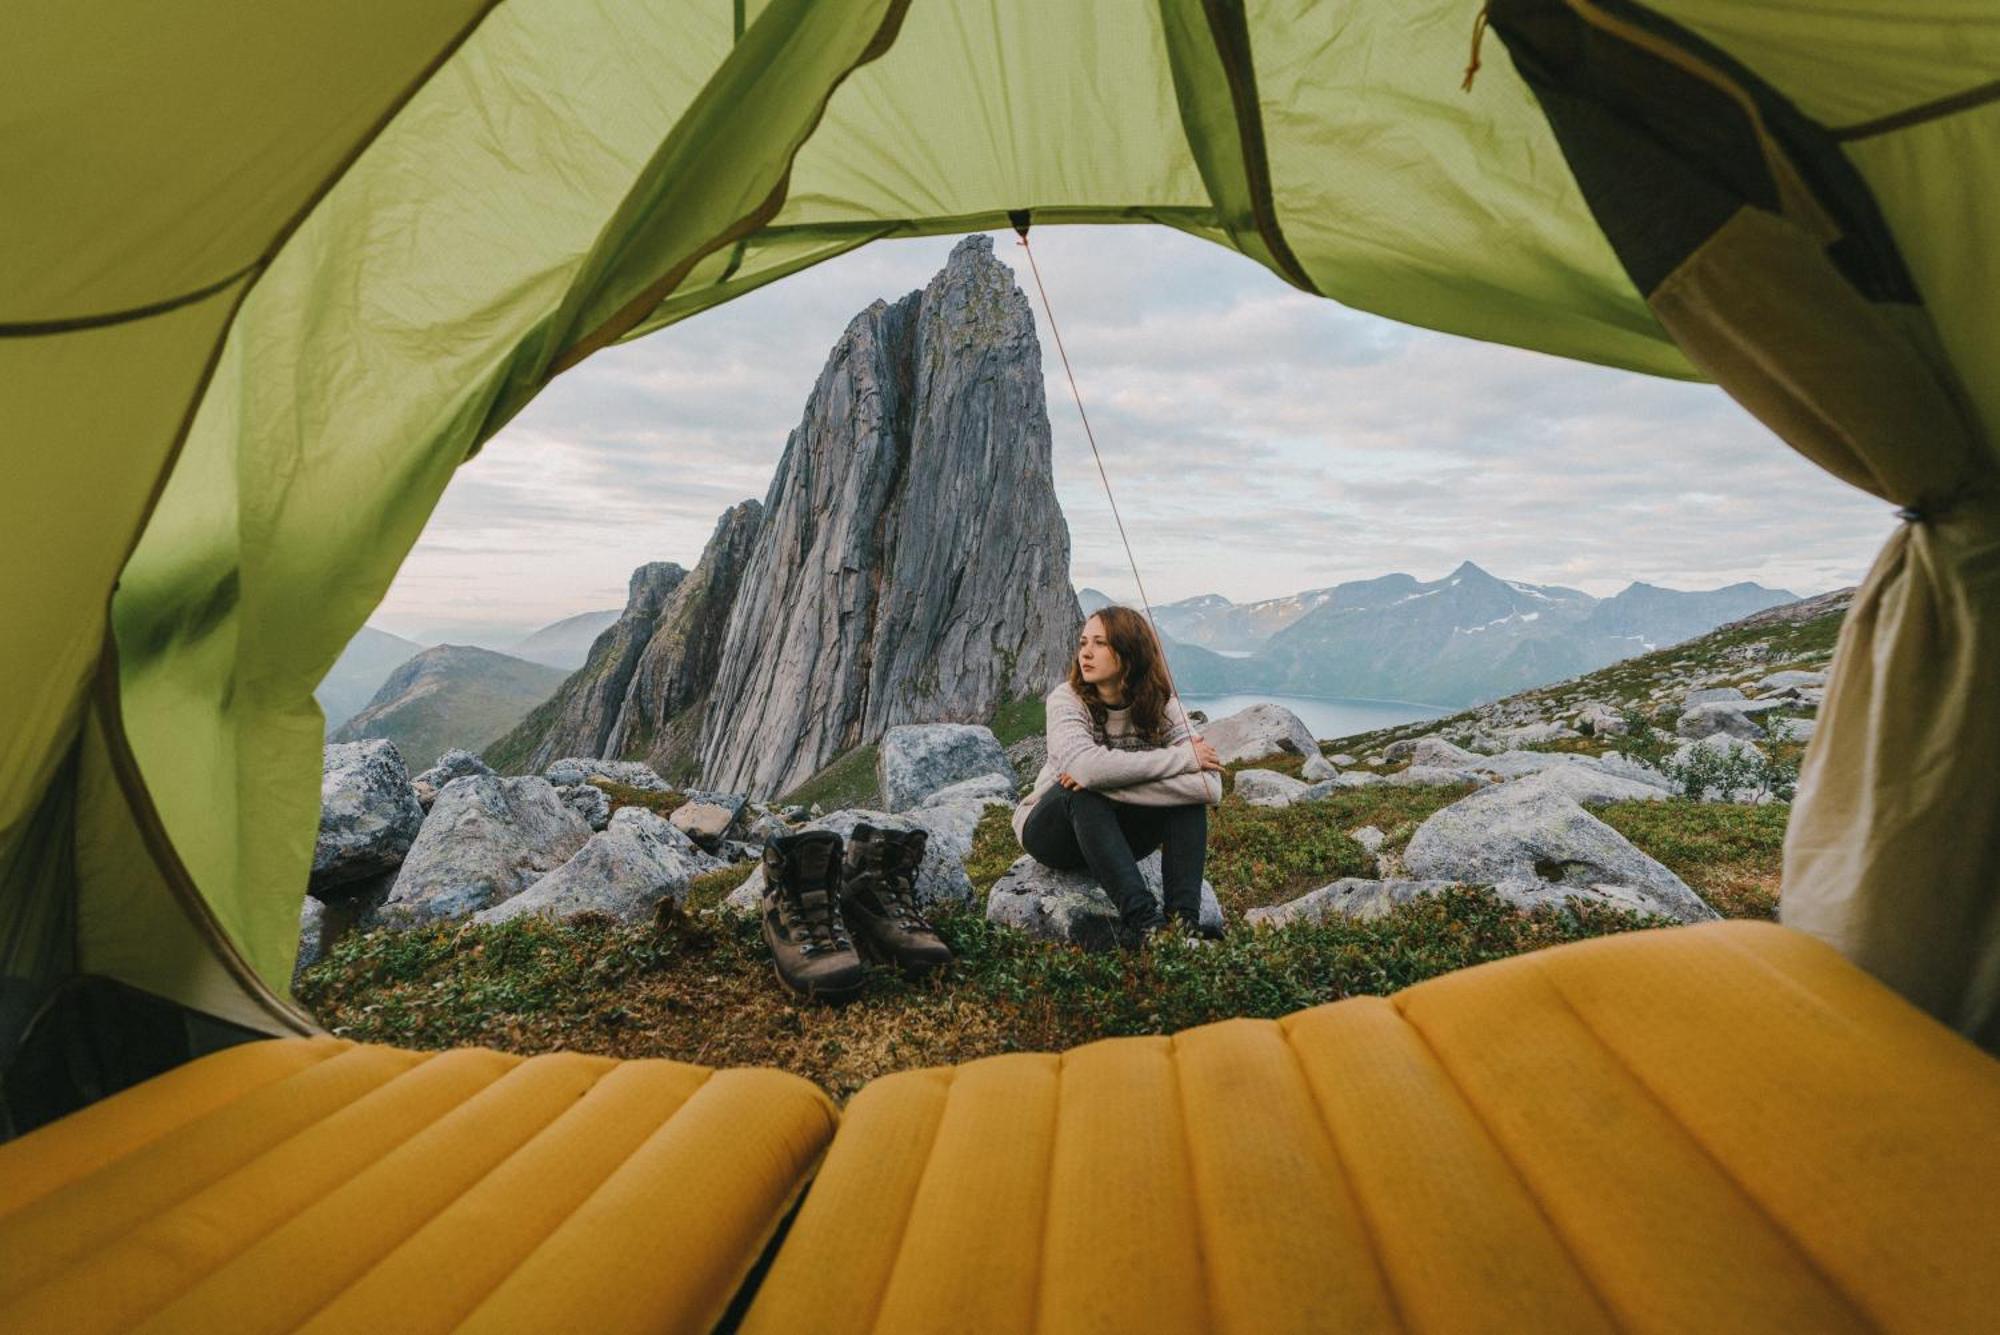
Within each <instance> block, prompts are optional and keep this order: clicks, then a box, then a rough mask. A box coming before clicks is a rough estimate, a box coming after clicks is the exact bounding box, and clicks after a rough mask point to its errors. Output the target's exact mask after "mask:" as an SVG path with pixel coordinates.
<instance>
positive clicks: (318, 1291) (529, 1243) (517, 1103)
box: [0, 1038, 836, 1335]
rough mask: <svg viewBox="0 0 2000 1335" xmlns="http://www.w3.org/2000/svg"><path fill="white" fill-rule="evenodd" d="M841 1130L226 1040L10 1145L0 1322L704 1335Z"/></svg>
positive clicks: (709, 1078)
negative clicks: (230, 1044)
mask: <svg viewBox="0 0 2000 1335" xmlns="http://www.w3.org/2000/svg"><path fill="white" fill-rule="evenodd" d="M835 1120H836V1118H835V1113H834V1109H833V1105H832V1104H831V1103H830V1102H829V1101H828V1100H827V1098H826V1096H825V1095H823V1094H821V1093H820V1092H819V1091H818V1090H817V1089H815V1088H813V1086H812V1085H810V1084H808V1083H807V1082H806V1081H803V1080H800V1079H798V1078H796V1077H794V1076H789V1075H784V1074H782V1073H779V1072H776V1071H755V1070H729V1071H710V1070H706V1069H704V1068H701V1067H696V1066H687V1065H683V1064H681V1063H679V1062H668V1061H628V1062H618V1061H612V1060H610V1059H608V1058H602V1057H586V1056H580V1055H577V1054H571V1053H561V1054H555V1055H551V1056H544V1057H534V1058H527V1059H524V1058H521V1057H515V1056H508V1055H504V1054H501V1053H497V1052H487V1051H481V1050H476V1049H468V1050H461V1051H455V1052H444V1053H415V1052H402V1051H398V1050H396V1049H393V1048H381V1047H364V1046H357V1045H355V1044H352V1043H346V1042H342V1041H339V1040H336V1039H325V1038H322V1039H295V1040H284V1041H272V1042H264V1043H252V1044H248V1045H245V1046H243V1047H238V1048H232V1049H230V1050H228V1051H226V1052H222V1053H219V1054H217V1055H215V1056H212V1057H208V1058H206V1059H204V1060H202V1061H198V1062H195V1063H193V1064H191V1065H189V1066H185V1067H182V1068H180V1069H179V1070H176V1071H173V1072H171V1073H169V1074H167V1075H165V1076H162V1077H160V1078H159V1079H156V1080H153V1081H150V1082H148V1083H147V1084H145V1085H142V1086H140V1087H138V1088H136V1089H133V1090H130V1091H128V1092H126V1093H124V1094H121V1095H119V1096H117V1097H115V1098H112V1099H109V1100H107V1101H105V1102H103V1103H100V1104H97V1105H96V1106H94V1107H91V1108H88V1109H86V1110H84V1111H83V1112H80V1113H77V1114H75V1115H74V1116H71V1117H69V1118H66V1119H64V1120H63V1121H61V1122H58V1123H55V1124H53V1125H51V1126H48V1127H45V1128H43V1129H41V1130H39V1131H36V1132H34V1133H32V1134H30V1135H28V1136H25V1137H23V1138H21V1139H20V1140H18V1141H15V1142H14V1143H12V1144H10V1145H6V1146H0V1331H7V1332H10V1335H25V1333H26V1332H40V1331H61V1332H64V1333H65V1335H80V1333H82V1332H90V1331H111V1330H128V1329H144V1330H149V1331H191V1332H192V1331H199V1332H204V1333H205V1335H206V1333H211V1332H221V1331H227V1332H231V1335H248V1333H249V1332H259V1331H291V1330H298V1329H303V1330H311V1331H370V1332H389V1331H394V1332H397V1333H398V1335H406V1333H407V1335H415V1333H416V1332H425V1331H440V1332H442V1331H448V1330H479V1331H558V1330H561V1331H569V1330H575V1331H591V1332H609V1331H639V1330H648V1331H652V1330H705V1329H707V1328H708V1327H709V1326H711V1325H712V1324H713V1323H714V1322H715V1320H716V1319H717V1318H718V1317H719V1316H720V1315H721V1314H722V1313H723V1312H724V1311H725V1310H726V1308H727V1306H728V1304H729V1302H730V1299H731V1297H732V1296H733V1295H734V1294H735V1292H736V1290H737V1288H738V1286H739V1285H740V1284H741V1283H742V1280H743V1278H744V1276H745V1275H746V1274H747V1273H748V1272H749V1270H750V1268H751V1266H752V1265H753V1264H754V1263H755V1261H756V1260H757V1258H758V1256H759V1255H760V1254H761V1253H762V1251H763V1250H764V1248H765V1245H766V1243H767V1242H768V1241H769V1239H770V1237H771V1236H772V1234H773V1233H774V1232H775V1231H776V1229H777V1226H778V1224H779V1222H780V1221H781V1220H782V1219H783V1218H784V1217H785V1214H786V1212H787V1210H788V1209H789V1208H790V1206H791V1204H792V1203H793V1201H794V1200H795V1199H796V1198H797V1196H798V1193H799V1191H800V1190H801V1189H802V1188H803V1186H804V1184H805V1182H806V1180H807V1179H808V1178H809V1177H810V1176H811V1174H812V1171H813V1168H814V1166H815V1165H816V1164H817V1163H818V1162H819V1159H820V1156H821V1155H822V1153H823V1152H824V1151H825V1149H826V1146H827V1143H828V1141H829V1140H830V1139H831V1138H832V1135H833V1129H834V1125H835Z"/></svg>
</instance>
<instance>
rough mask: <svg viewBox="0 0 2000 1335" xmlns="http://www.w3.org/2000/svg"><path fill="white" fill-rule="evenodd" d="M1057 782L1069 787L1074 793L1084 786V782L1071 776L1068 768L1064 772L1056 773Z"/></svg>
mask: <svg viewBox="0 0 2000 1335" xmlns="http://www.w3.org/2000/svg"><path fill="white" fill-rule="evenodd" d="M1056 782H1057V783H1059V784H1061V785H1062V786H1063V787H1065V788H1067V789H1069V790H1070V791H1071V792H1072V793H1074V792H1079V791H1081V790H1082V788H1083V785H1082V784H1080V783H1078V782H1077V781H1076V780H1075V779H1072V778H1071V777H1070V775H1069V771H1068V770H1064V771H1063V772H1062V773H1060V774H1058V775H1056Z"/></svg>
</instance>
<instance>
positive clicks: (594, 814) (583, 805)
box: [556, 783, 611, 830]
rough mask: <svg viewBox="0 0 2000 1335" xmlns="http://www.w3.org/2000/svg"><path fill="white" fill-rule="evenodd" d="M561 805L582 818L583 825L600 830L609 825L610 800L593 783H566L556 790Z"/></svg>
mask: <svg viewBox="0 0 2000 1335" xmlns="http://www.w3.org/2000/svg"><path fill="white" fill-rule="evenodd" d="M556 796H557V797H560V798H561V799H562V801H563V805H564V806H566V807H568V808H569V809H570V810H571V811H574V812H575V813H576V814H577V815H579V816H581V817H583V823H584V824H585V825H588V826H589V827H590V828H591V829H593V830H601V829H603V828H604V827H605V826H607V825H609V824H610V823H611V799H610V797H608V796H607V795H606V794H605V792H604V790H603V789H602V788H599V787H598V786H597V785H596V784H594V783H566V784H563V785H561V786H560V787H558V788H557V789H556Z"/></svg>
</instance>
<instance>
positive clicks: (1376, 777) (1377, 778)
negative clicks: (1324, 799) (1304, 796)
mask: <svg viewBox="0 0 2000 1335" xmlns="http://www.w3.org/2000/svg"><path fill="white" fill-rule="evenodd" d="M1388 781H1389V779H1388V776H1387V775H1383V774H1377V773H1376V772H1375V771H1374V770H1372V769H1345V770H1342V771H1341V772H1340V773H1338V774H1336V775H1334V776H1333V777H1332V778H1331V779H1328V780H1327V781H1326V782H1327V783H1329V784H1331V785H1333V786H1332V788H1330V789H1328V791H1329V792H1345V791H1347V790H1348V789H1350V788H1373V787H1374V786H1375V785H1376V784H1378V783H1387V782H1388ZM1322 786H1323V785H1321V784H1314V785H1313V787H1315V788H1318V787H1322ZM1324 795H1325V794H1320V796H1324Z"/></svg>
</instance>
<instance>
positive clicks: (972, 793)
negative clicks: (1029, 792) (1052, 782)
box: [917, 774, 1021, 807]
mask: <svg viewBox="0 0 2000 1335" xmlns="http://www.w3.org/2000/svg"><path fill="white" fill-rule="evenodd" d="M1020 796H1021V794H1020V786H1019V785H1018V784H1016V783H1015V782H1014V781H1013V780H1012V779H1010V778H1008V777H1007V776H1006V775H1004V774H981V775H979V776H978V777H977V778H972V779H965V780H962V781H960V782H958V783H954V784H947V785H946V786H945V787H943V788H940V789H938V790H937V791H936V792H934V793H932V794H931V795H930V796H929V797H926V798H925V799H924V800H923V801H921V802H919V803H918V804H917V805H918V806H920V807H947V806H953V805H956V804H958V803H961V802H977V803H979V804H980V805H981V806H987V805H991V804H993V803H999V804H1001V805H1004V806H1010V807H1011V806H1013V805H1014V803H1015V802H1017V801H1019V800H1020Z"/></svg>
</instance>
